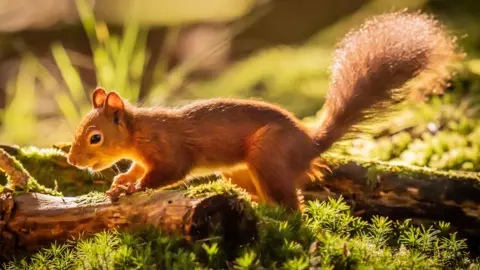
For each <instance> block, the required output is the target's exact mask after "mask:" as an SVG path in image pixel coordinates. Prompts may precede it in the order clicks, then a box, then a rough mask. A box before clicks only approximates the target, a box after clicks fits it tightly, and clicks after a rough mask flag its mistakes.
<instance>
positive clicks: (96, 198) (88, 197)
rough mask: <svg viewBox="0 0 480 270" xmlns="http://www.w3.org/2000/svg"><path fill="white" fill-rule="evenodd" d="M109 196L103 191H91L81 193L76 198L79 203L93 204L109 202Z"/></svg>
mask: <svg viewBox="0 0 480 270" xmlns="http://www.w3.org/2000/svg"><path fill="white" fill-rule="evenodd" d="M108 200H109V198H108V197H107V195H106V194H105V193H103V192H98V191H91V192H89V193H87V194H85V195H81V196H78V197H76V198H75V202H76V203H78V204H92V203H101V202H107V201H108Z"/></svg>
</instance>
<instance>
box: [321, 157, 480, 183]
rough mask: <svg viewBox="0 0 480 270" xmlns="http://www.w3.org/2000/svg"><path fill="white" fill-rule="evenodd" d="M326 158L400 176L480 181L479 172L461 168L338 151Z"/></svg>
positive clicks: (335, 164)
mask: <svg viewBox="0 0 480 270" xmlns="http://www.w3.org/2000/svg"><path fill="white" fill-rule="evenodd" d="M325 159H326V160H327V162H328V164H329V165H330V166H331V167H336V166H340V165H344V164H347V163H350V162H353V163H355V164H359V165H360V166H363V167H365V168H369V169H371V170H372V171H374V172H378V173H396V174H399V175H400V177H401V176H402V175H404V176H406V177H414V176H416V175H422V176H423V177H425V176H427V177H429V178H431V179H436V178H438V177H448V178H451V179H452V181H454V180H456V179H476V180H479V181H480V173H477V172H468V171H461V170H458V171H454V170H450V171H445V170H438V169H434V168H428V167H420V166H415V165H406V164H404V163H402V162H386V161H379V160H375V159H369V158H358V157H351V156H342V155H338V154H336V153H328V154H326V155H325Z"/></svg>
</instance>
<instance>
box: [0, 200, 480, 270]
mask: <svg viewBox="0 0 480 270" xmlns="http://www.w3.org/2000/svg"><path fill="white" fill-rule="evenodd" d="M255 213H256V215H257V216H258V226H259V233H260V234H259V237H258V239H257V241H256V242H253V243H250V244H248V245H245V246H242V247H240V249H239V251H238V253H236V255H235V256H234V257H232V258H230V259H228V260H227V259H226V257H225V253H224V251H223V250H222V249H220V248H219V245H218V243H219V241H220V240H219V238H218V237H215V236H214V235H212V236H210V237H208V238H206V239H203V240H201V241H198V242H195V243H189V242H186V241H185V240H184V239H182V238H180V237H177V236H170V235H168V234H166V233H163V232H161V231H158V230H156V229H153V228H144V229H142V230H139V231H135V232H130V233H118V232H109V233H106V232H103V233H98V234H96V235H95V236H94V237H93V238H89V239H86V240H82V241H78V242H76V243H75V242H69V243H67V244H65V245H52V246H51V247H49V248H47V249H44V250H42V251H40V252H38V253H36V254H34V255H32V256H30V257H28V258H17V259H16V260H14V261H11V262H9V263H6V264H4V265H3V267H4V269H38V268H40V267H47V268H48V269H53V268H55V269H57V268H58V269H72V268H73V269H79V268H81V269H85V268H88V269H99V268H102V269H152V268H154V269H220V268H221V269H226V268H230V269H232V268H233V269H259V268H266V269H309V268H311V267H313V268H319V267H321V268H322V269H407V268H408V269H445V268H452V269H454V268H462V269H465V268H468V267H473V266H474V265H475V261H473V260H472V259H471V258H470V257H469V255H468V252H467V248H466V243H465V240H462V239H457V237H456V234H455V233H454V232H452V231H451V229H450V225H449V224H448V223H444V222H439V223H437V224H435V225H432V226H430V227H421V226H420V227H418V226H414V225H412V224H410V222H409V221H408V220H406V221H403V222H397V221H393V220H390V219H388V218H384V217H374V218H373V219H372V220H370V221H366V220H362V219H360V218H358V217H353V216H352V215H351V212H350V208H349V207H348V206H347V205H346V204H345V202H344V201H343V200H342V199H341V198H340V199H337V200H333V199H330V200H329V201H326V202H319V201H312V202H309V204H308V205H306V212H305V214H300V213H296V214H289V213H287V212H286V211H284V210H283V209H282V208H272V207H267V206H264V205H260V206H258V207H256V208H255ZM477 265H478V263H477Z"/></svg>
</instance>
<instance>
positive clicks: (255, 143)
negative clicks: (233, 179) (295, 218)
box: [246, 126, 312, 211]
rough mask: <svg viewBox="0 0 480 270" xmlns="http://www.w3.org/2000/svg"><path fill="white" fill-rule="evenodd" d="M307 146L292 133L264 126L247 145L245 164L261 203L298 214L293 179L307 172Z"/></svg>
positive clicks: (306, 140) (304, 139)
mask: <svg viewBox="0 0 480 270" xmlns="http://www.w3.org/2000/svg"><path fill="white" fill-rule="evenodd" d="M311 147H312V146H311V142H310V141H309V138H308V137H307V136H306V135H305V134H303V133H301V132H299V131H298V130H295V129H290V128H282V127H281V126H265V127H264V128H262V129H261V130H259V131H258V132H256V134H254V136H252V138H250V141H249V148H248V152H247V157H246V162H247V164H248V168H249V170H250V174H251V179H252V183H253V185H254V186H255V188H256V191H257V193H258V195H259V196H260V198H261V200H262V201H265V202H267V203H270V204H276V205H283V206H285V207H286V208H287V209H289V210H294V211H296V210H299V209H300V206H301V205H300V200H299V197H298V194H297V184H296V182H297V179H298V178H299V177H300V176H301V175H302V174H304V173H305V171H306V170H308V168H310V162H311V160H310V159H311V158H310V154H309V153H310V151H311Z"/></svg>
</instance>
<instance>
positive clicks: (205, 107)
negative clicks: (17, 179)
mask: <svg viewBox="0 0 480 270" xmlns="http://www.w3.org/2000/svg"><path fill="white" fill-rule="evenodd" d="M455 55H457V53H456V40H455V38H454V37H451V36H449V35H448V34H447V33H446V31H444V29H443V26H442V25H441V24H439V22H438V21H437V20H435V19H434V18H432V17H431V16H429V15H425V14H422V13H409V12H405V11H402V12H393V13H388V14H383V15H379V16H376V17H373V18H372V19H370V20H368V21H366V22H365V23H364V24H363V25H362V26H361V27H360V28H359V29H357V30H352V31H350V32H349V33H348V34H347V35H346V37H345V38H344V39H343V40H342V41H341V42H339V44H338V46H337V48H336V51H335V55H334V62H333V65H332V66H331V70H330V75H331V83H330V87H329V92H328V94H327V96H326V101H325V103H324V105H323V109H322V115H321V120H320V123H319V126H318V128H316V129H315V130H307V129H306V128H305V127H304V125H303V124H302V122H301V121H300V120H298V119H297V118H296V117H295V116H293V115H292V114H291V113H289V112H288V111H286V110H284V109H282V108H280V107H278V106H276V105H273V104H270V103H267V102H261V101H254V100H242V99H210V100H200V101H196V102H193V103H191V104H189V105H186V106H183V107H177V108H159V107H155V108H145V107H137V106H134V105H132V104H129V103H128V102H126V101H125V100H123V99H122V98H121V97H120V96H119V95H118V94H117V93H116V92H114V91H111V92H109V93H107V92H105V90H104V89H102V88H100V87H99V88H97V89H95V91H94V92H93V96H92V103H93V109H92V110H91V111H90V112H89V113H88V114H87V115H86V116H85V117H84V118H83V120H82V122H81V124H80V125H79V127H78V129H77V130H76V133H75V136H74V140H73V143H72V147H71V149H70V151H69V153H68V162H69V163H70V164H72V165H74V166H77V167H79V168H89V169H90V170H92V171H94V172H95V171H100V170H103V169H106V168H109V167H110V166H112V165H113V164H114V163H116V162H117V161H119V160H121V159H129V160H132V161H133V163H132V166H131V168H130V169H129V170H128V171H127V172H126V173H122V174H119V175H117V176H116V177H115V178H114V181H113V183H112V186H111V188H110V190H109V191H108V192H107V193H108V194H109V195H110V196H111V197H112V199H115V198H117V197H118V196H119V195H120V194H121V193H122V192H123V190H122V188H125V187H126V189H127V191H129V192H136V191H140V190H144V189H146V188H152V189H154V188H159V187H163V186H167V185H171V184H174V183H176V182H178V181H180V180H183V179H184V178H185V177H186V176H187V175H189V174H190V173H191V172H193V171H194V170H195V169H199V168H206V169H209V170H214V169H217V168H228V167H233V166H235V165H237V164H244V165H246V168H248V173H249V174H248V176H249V177H248V181H247V182H248V183H247V182H246V181H245V180H242V181H240V180H239V181H235V178H234V179H232V182H233V183H234V184H238V185H240V186H241V187H246V188H247V190H248V191H250V192H251V193H252V194H255V195H257V196H258V198H259V200H260V201H264V202H266V203H270V204H273V205H282V206H284V207H286V208H287V209H291V210H294V211H295V210H298V209H300V208H299V207H300V203H299V198H298V196H297V191H296V187H297V180H299V179H301V178H302V177H305V175H307V174H309V173H311V172H312V170H313V164H314V163H315V160H316V159H317V158H319V156H320V155H321V154H322V153H323V152H325V151H326V150H327V149H329V148H330V146H332V144H333V143H335V142H336V141H338V140H340V139H342V138H345V137H347V135H352V134H356V133H355V132H357V131H358V129H357V128H356V127H358V126H359V125H360V124H363V123H366V121H368V120H374V119H377V118H378V117H381V116H383V115H384V114H385V113H387V112H389V111H390V109H391V108H392V106H393V105H394V104H396V103H398V102H401V101H403V100H404V99H405V98H406V96H407V95H408V93H409V90H408V89H409V88H410V87H408V83H409V82H410V81H411V80H412V79H416V78H423V79H431V81H432V82H433V81H434V80H436V81H437V82H445V81H446V80H447V77H448V76H447V75H446V74H447V73H446V72H445V71H446V70H447V67H448V66H449V64H450V62H451V60H452V59H453V57H454V56H455Z"/></svg>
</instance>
